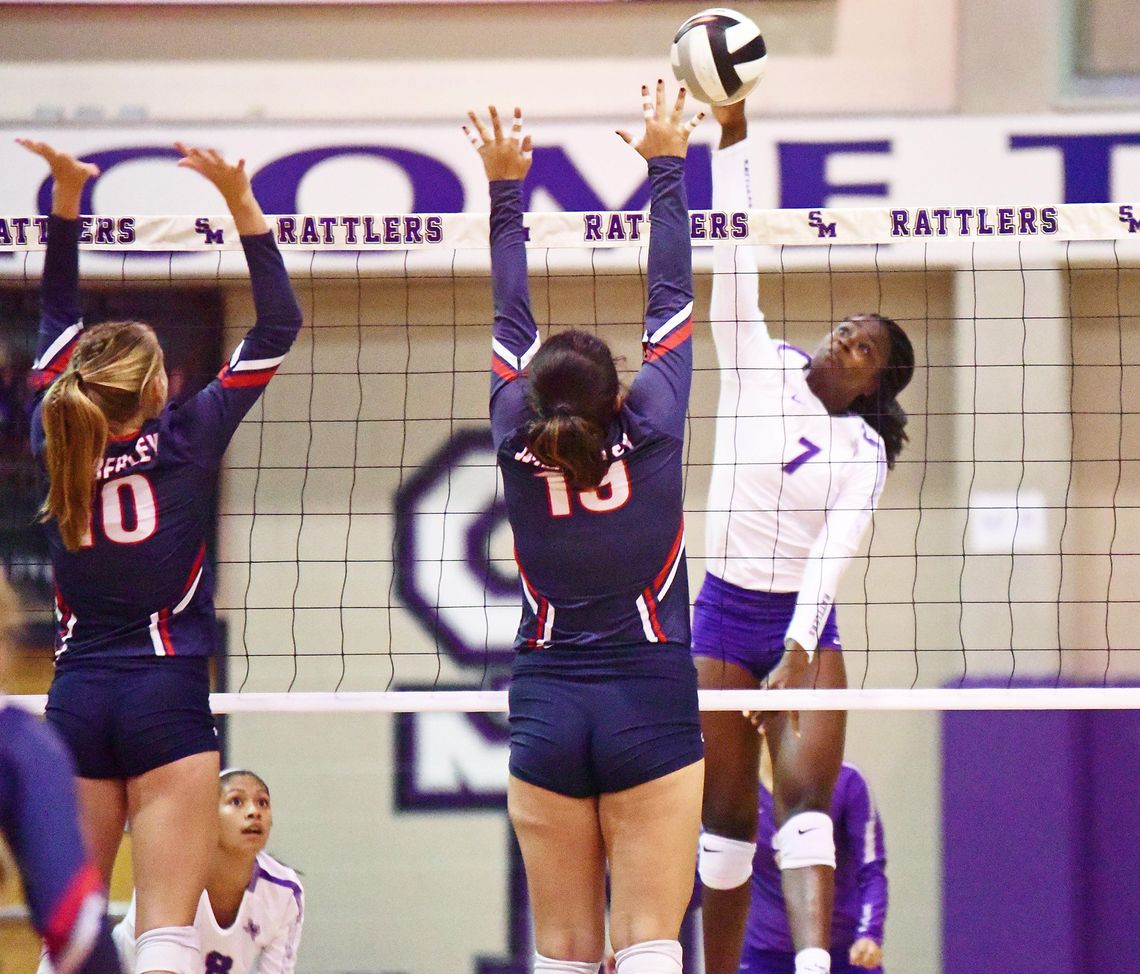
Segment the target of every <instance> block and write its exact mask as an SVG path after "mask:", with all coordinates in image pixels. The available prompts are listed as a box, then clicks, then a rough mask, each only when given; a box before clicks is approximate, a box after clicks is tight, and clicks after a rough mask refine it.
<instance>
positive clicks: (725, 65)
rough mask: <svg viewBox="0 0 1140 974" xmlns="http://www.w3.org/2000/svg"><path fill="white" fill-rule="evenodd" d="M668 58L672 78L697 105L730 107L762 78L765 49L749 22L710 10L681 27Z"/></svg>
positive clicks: (721, 9) (722, 10)
mask: <svg viewBox="0 0 1140 974" xmlns="http://www.w3.org/2000/svg"><path fill="white" fill-rule="evenodd" d="M669 60H670V62H671V63H672V65H673V74H674V75H675V76H676V78H677V80H678V81H681V82H683V83H684V84H685V86H686V87H687V88H688V89H689V91H690V92H691V93H692V95H693V96H694V97H695V98H697V99H698V100H699V101H703V102H706V103H708V104H709V105H731V104H732V103H733V102H737V101H740V100H741V99H743V98H745V97H747V95H748V93H749V92H750V91H751V90H752V89H753V88H755V87H756V84H757V82H759V80H760V79H761V78H762V77H763V76H764V69H765V68H766V67H767V64H768V49H767V48H766V47H765V45H764V38H763V37H761V36H760V28H759V27H757V26H756V24H755V23H754V22H753V21H752V20H751V19H750V18H748V17H745V16H744V14H742V13H738V12H737V11H735V10H729V9H727V8H725V7H711V8H709V9H708V10H702V11H701V12H700V13H699V14H694V15H693V16H692V17H690V18H689V19H688V20H686V21H685V22H684V23H683V24H682V25H681V26H680V28H679V29H678V31H677V34H676V36H675V37H674V38H673V47H672V49H671V50H670V52H669Z"/></svg>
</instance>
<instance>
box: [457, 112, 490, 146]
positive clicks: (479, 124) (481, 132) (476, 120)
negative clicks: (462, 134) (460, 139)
mask: <svg viewBox="0 0 1140 974" xmlns="http://www.w3.org/2000/svg"><path fill="white" fill-rule="evenodd" d="M467 117H468V118H469V119H471V124H472V125H473V126H474V127H475V132H476V133H477V134H478V138H479V142H480V143H481V144H486V143H487V142H490V141H491V133H490V132H488V131H487V126H486V125H484V124H483V120H482V119H481V118H480V117H479V116H478V115H476V114H475V113H474V112H468V113H467ZM463 128H464V131H467V134H468V135H469V136H471V144H472V145H475V147H476V148H478V145H476V143H475V136H473V135H471V132H470V131H469V130H468V129H467V126H466V125H464V126H463Z"/></svg>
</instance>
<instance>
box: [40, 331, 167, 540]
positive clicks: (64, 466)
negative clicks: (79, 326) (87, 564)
mask: <svg viewBox="0 0 1140 974" xmlns="http://www.w3.org/2000/svg"><path fill="white" fill-rule="evenodd" d="M162 369H163V356H162V347H161V346H160V345H159V344H158V339H157V338H156V337H155V334H154V331H153V330H152V329H151V328H150V326H149V325H144V324H141V323H140V322H137V321H118V322H107V323H106V324H102V325H96V326H95V327H94V328H92V329H90V330H89V331H87V332H85V333H84V334H83V335H82V336H81V337H80V339H79V341H78V342H77V343H76V345H75V351H74V352H73V353H72V356H71V361H70V362H69V363H68V365H67V368H66V369H64V371H63V373H62V374H61V375H60V376H59V378H58V379H56V380H55V382H54V383H52V386H51V388H50V389H49V390H48V392H47V395H46V396H45V397H44V403H43V408H42V411H41V415H42V417H43V424H44V443H45V457H44V458H45V461H46V464H47V471H48V479H49V481H50V486H49V488H48V495H47V498H46V499H45V500H44V503H43V505H42V506H41V507H40V511H39V518H40V520H41V521H46V520H48V519H49V518H53V517H54V518H55V519H56V523H57V525H58V527H59V533H60V536H61V537H62V538H63V543H64V545H65V546H66V547H67V549H68V550H69V551H78V550H79V547H80V545H81V544H82V543H83V540H84V538H85V537H86V535H87V532H88V530H89V524H90V520H91V503H92V495H93V493H94V486H95V465H96V464H97V463H98V462H99V460H100V459H102V457H103V453H104V451H105V450H106V449H107V437H108V435H109V426H110V424H112V423H123V422H126V421H127V420H129V419H131V418H132V417H133V416H135V415H137V414H138V412H139V410H140V408H141V407H142V406H143V404H144V403H147V402H148V400H154V401H153V403H150V405H153V406H155V407H157V408H161V406H162V403H161V402H160V401H159V399H160V398H161V388H162V387H161V385H160V383H159V378H160V376H161V375H162ZM155 411H157V409H156V410H155Z"/></svg>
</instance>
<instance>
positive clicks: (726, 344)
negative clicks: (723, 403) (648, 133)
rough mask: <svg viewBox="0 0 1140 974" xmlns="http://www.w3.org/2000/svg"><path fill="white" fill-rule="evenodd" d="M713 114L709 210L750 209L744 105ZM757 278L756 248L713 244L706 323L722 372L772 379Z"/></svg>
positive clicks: (774, 362)
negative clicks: (715, 137)
mask: <svg viewBox="0 0 1140 974" xmlns="http://www.w3.org/2000/svg"><path fill="white" fill-rule="evenodd" d="M712 111H713V115H714V116H715V117H716V119H717V121H718V122H720V126H721V137H720V142H719V144H718V145H717V151H716V152H714V153H713V157H712V166H713V209H714V210H717V211H724V212H739V211H742V210H751V209H754V208H755V200H754V199H753V195H752V170H751V167H750V165H749V163H750V153H751V143H750V142H749V141H748V121H747V119H746V118H745V115H744V102H742V101H740V102H737V103H736V104H734V105H725V106H723V107H717V106H714V107H713V110H712ZM759 277H760V275H759V273H758V271H757V268H756V251H755V249H753V248H752V247H747V246H738V245H736V244H729V243H721V244H715V245H714V246H713V279H712V296H711V299H710V301H709V323H710V326H711V329H712V334H713V339H714V341H715V342H716V350H717V358H718V360H719V362H720V365H721V367H722V369H726V370H727V369H731V368H733V367H734V366H742V367H744V368H752V369H762V370H765V371H766V372H767V374H769V375H770V374H771V370H772V369H774V368H775V369H779V368H780V360H779V356H778V355H777V353H776V349H775V347H774V346H773V344H772V341H771V339H770V336H769V334H768V328H767V325H766V324H765V323H764V313H763V312H762V311H761V310H760V301H759ZM726 378H727V379H733V380H739V381H742V382H743V381H747V380H749V379H760V378H763V375H762V374H757V375H753V374H752V373H744V374H736V373H731V372H728V371H724V372H722V374H721V380H722V383H723V381H724V380H725V379H726Z"/></svg>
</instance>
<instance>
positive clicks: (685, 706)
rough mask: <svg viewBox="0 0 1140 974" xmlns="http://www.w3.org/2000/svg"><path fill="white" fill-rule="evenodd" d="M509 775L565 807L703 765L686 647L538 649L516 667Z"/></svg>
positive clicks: (694, 679) (694, 673)
mask: <svg viewBox="0 0 1140 974" xmlns="http://www.w3.org/2000/svg"><path fill="white" fill-rule="evenodd" d="M510 722H511V761H510V770H511V774H512V775H514V776H515V777H516V778H519V779H520V780H522V781H525V782H527V783H529V784H532V785H537V786H538V787H539V788H545V789H547V790H548V791H554V792H557V793H558V794H560V795H568V796H569V797H571V798H589V797H591V796H594V795H601V794H606V793H608V792H614V791H624V790H625V789H626V788H633V787H634V786H635V785H640V784H644V783H645V782H647V781H653V780H654V779H656V778H662V777H664V776H665V775H667V774H671V773H672V772H674V771H678V770H680V769H681V768H684V767H687V766H688V765H690V764H692V763H693V762H695V761H699V760H700V759H701V758H702V757H704V741H703V740H702V738H701V720H700V711H699V709H698V706H697V671H696V669H695V668H694V666H693V660H692V657H691V656H690V654H689V651H688V649H687V648H686V647H684V646H678V645H675V644H668V643H667V644H663V645H649V644H646V645H645V646H643V647H628V648H623V649H604V648H599V649H590V650H560V649H539V650H532V651H531V652H528V653H520V654H519V655H518V656H517V657H516V658H515V664H514V669H513V673H512V677H511V688H510Z"/></svg>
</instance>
